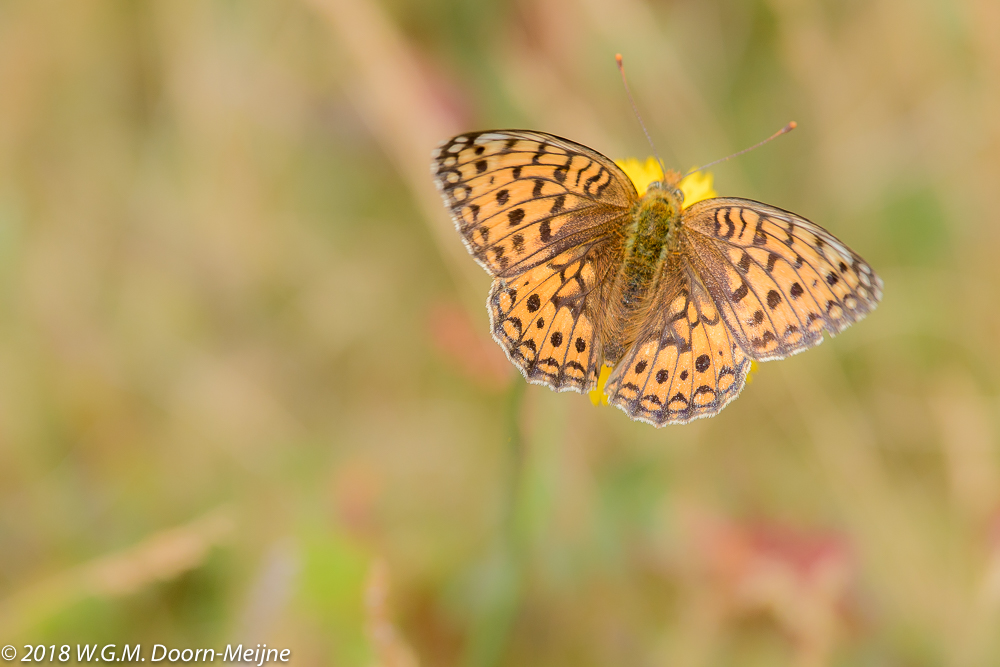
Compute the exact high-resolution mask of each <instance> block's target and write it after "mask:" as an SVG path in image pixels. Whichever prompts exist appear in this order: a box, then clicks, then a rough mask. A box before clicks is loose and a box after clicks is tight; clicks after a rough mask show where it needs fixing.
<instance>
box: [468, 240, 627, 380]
mask: <svg viewBox="0 0 1000 667" xmlns="http://www.w3.org/2000/svg"><path fill="white" fill-rule="evenodd" d="M611 243H612V241H598V242H593V243H591V244H589V245H587V246H583V247H579V248H573V249H571V250H568V251H566V252H564V253H562V254H560V255H557V256H556V257H553V258H552V259H550V260H549V261H548V262H546V263H544V264H540V265H538V266H536V267H534V268H532V269H529V270H528V271H526V272H524V273H523V274H521V275H519V276H516V277H513V278H496V279H495V280H494V281H493V287H492V288H491V289H490V296H489V299H488V301H487V306H488V308H489V311H490V324H491V325H492V328H493V338H494V339H496V341H497V342H498V343H499V344H500V346H501V347H502V348H503V349H504V351H506V353H507V357H508V358H509V359H510V360H511V361H512V362H513V363H514V365H516V366H517V367H518V368H520V369H521V372H522V373H523V374H524V377H525V378H526V379H527V380H528V381H529V382H533V383H535V384H545V385H548V386H550V387H552V388H553V389H556V390H558V391H565V390H568V389H574V390H576V391H580V392H587V391H590V390H591V389H593V388H594V386H596V384H597V377H598V373H599V365H600V362H601V349H600V348H601V346H600V342H599V340H598V333H597V332H598V331H599V329H600V326H599V325H600V319H601V317H602V312H603V311H602V309H601V308H600V304H597V303H594V302H593V299H591V298H590V295H591V292H592V291H593V289H594V287H595V286H596V285H597V284H598V283H599V282H600V280H601V278H602V277H603V273H604V271H606V270H607V268H606V267H607V266H609V265H610V262H611V261H613V257H614V256H615V255H617V254H618V251H617V250H616V248H615V247H613V246H611V245H610V244H611ZM602 258H603V259H604V261H602Z"/></svg>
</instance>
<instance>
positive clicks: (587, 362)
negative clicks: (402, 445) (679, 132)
mask: <svg viewBox="0 0 1000 667" xmlns="http://www.w3.org/2000/svg"><path fill="white" fill-rule="evenodd" d="M431 170H432V172H433V173H434V178H435V182H436V183H437V185H438V188H439V189H440V191H441V195H442V197H443V198H444V201H445V205H446V206H447V207H448V209H449V210H450V211H451V213H452V217H453V218H454V220H455V225H456V226H457V227H458V231H459V232H460V233H461V235H462V238H463V240H464V241H465V245H466V247H467V248H468V249H469V252H470V253H472V255H473V256H474V257H475V258H476V260H477V261H478V262H479V263H480V264H481V265H482V266H483V268H485V269H486V270H487V271H488V272H489V273H490V274H492V275H494V276H496V280H494V282H493V287H492V289H491V290H490V295H489V299H488V301H487V308H488V309H489V313H490V322H491V326H492V329H493V337H494V339H496V341H497V342H498V343H499V344H500V346H501V347H502V348H503V349H504V351H505V352H506V353H507V356H508V358H509V359H510V360H511V361H512V362H513V363H514V365H516V366H517V367H518V368H519V369H521V372H522V373H523V374H524V376H525V378H526V379H527V380H528V381H529V382H534V383H537V384H546V385H548V386H550V387H552V388H553V389H556V390H567V389H574V390H577V391H581V392H586V391H589V390H590V389H592V388H593V387H594V386H595V385H596V382H597V375H598V372H599V366H600V360H601V349H600V348H601V345H600V340H599V336H598V331H599V330H600V322H601V320H602V318H603V312H604V309H603V308H602V306H601V304H600V303H599V302H598V300H597V299H596V298H590V295H591V292H592V291H593V290H594V288H595V287H596V286H597V285H598V284H599V283H600V281H601V279H602V278H603V276H604V275H605V273H606V272H607V271H608V270H609V269H610V268H611V267H613V266H614V264H615V260H616V259H617V258H619V257H620V256H621V245H620V239H619V238H618V236H617V235H616V234H615V232H616V231H618V230H619V229H620V228H621V227H622V225H624V224H625V223H626V222H627V220H628V215H629V212H630V210H631V207H632V205H633V204H634V203H635V201H636V192H635V187H634V186H633V185H632V182H631V181H630V180H629V179H628V177H627V176H626V175H625V174H624V173H623V172H622V171H621V169H619V168H618V167H617V166H616V165H615V164H614V162H612V161H611V160H609V159H607V158H606V157H604V156H603V155H601V154H599V153H597V152H595V151H592V150H591V149H589V148H587V147H585V146H581V145H580V144H577V143H574V142H572V141H569V140H567V139H562V138H560V137H556V136H553V135H550V134H545V133H542V132H531V131H522V130H492V131H489V132H477V133H471V134H462V135H459V136H457V137H454V138H452V139H449V140H448V141H446V142H444V143H443V144H442V145H441V146H440V147H438V148H437V149H436V150H435V151H434V154H433V159H432V162H431Z"/></svg>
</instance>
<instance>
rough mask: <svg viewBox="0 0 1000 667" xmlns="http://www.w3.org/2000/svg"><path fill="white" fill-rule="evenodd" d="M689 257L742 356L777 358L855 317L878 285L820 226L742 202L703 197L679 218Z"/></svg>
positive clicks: (873, 300) (874, 298)
mask: <svg viewBox="0 0 1000 667" xmlns="http://www.w3.org/2000/svg"><path fill="white" fill-rule="evenodd" d="M682 226H683V230H684V236H685V237H686V239H687V241H688V247H689V248H690V260H691V261H692V263H693V264H694V265H695V268H696V270H697V272H698V274H699V275H700V277H701V278H702V280H703V281H704V284H705V286H706V287H707V288H708V291H709V293H710V294H711V296H712V298H713V300H714V301H715V303H716V304H718V307H719V311H720V312H721V314H722V318H723V319H724V320H725V322H726V324H727V325H728V327H729V329H730V331H731V333H732V334H733V336H734V337H735V338H736V339H737V341H738V342H739V344H740V346H741V347H742V348H743V349H744V350H745V351H746V353H747V354H748V355H749V356H750V357H752V358H754V359H757V360H758V361H767V360H770V359H781V358H783V357H787V356H788V355H790V354H795V353H796V352H800V351H802V350H804V349H806V348H808V347H812V346H813V345H817V344H819V343H820V342H822V340H823V334H822V332H823V330H826V331H828V332H829V333H830V334H837V333H839V332H841V331H843V330H844V329H845V328H846V327H848V326H850V325H851V324H853V323H854V322H857V321H858V320H860V319H862V318H863V317H864V316H865V315H867V314H868V313H869V312H871V311H872V310H874V308H875V306H876V305H878V302H879V299H881V298H882V280H881V279H880V278H879V277H878V276H877V275H875V272H874V271H873V270H872V268H871V267H870V266H869V265H868V263H867V262H865V261H864V260H863V259H861V257H859V256H858V255H857V254H855V253H854V252H853V251H852V250H851V249H850V248H848V247H847V246H846V245H844V244H843V243H841V242H840V241H839V240H838V239H837V238H836V237H834V236H833V235H832V234H830V233H829V232H827V231H826V230H824V229H823V228H822V227H820V226H819V225H817V224H815V223H813V222H810V221H809V220H806V219H805V218H802V217H800V216H798V215H795V214H794V213H790V212H788V211H784V210H782V209H780V208H776V207H774V206H768V205H767V204H762V203H760V202H756V201H751V200H749V199H737V198H732V197H720V198H716V199H707V200H705V201H701V202H698V203H696V204H693V205H692V206H691V207H690V208H688V209H685V210H684V213H683V216H682Z"/></svg>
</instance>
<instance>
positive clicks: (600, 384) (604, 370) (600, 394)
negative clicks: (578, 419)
mask: <svg viewBox="0 0 1000 667" xmlns="http://www.w3.org/2000/svg"><path fill="white" fill-rule="evenodd" d="M612 370H614V369H612V368H611V366H601V377H599V378H598V379H597V388H596V389H593V390H591V391H590V392H589V393H588V396H590V402H591V403H593V404H594V405H600V404H601V403H603V404H604V405H607V404H608V395H607V394H605V393H604V385H606V384H607V383H608V378H609V377H611V371H612Z"/></svg>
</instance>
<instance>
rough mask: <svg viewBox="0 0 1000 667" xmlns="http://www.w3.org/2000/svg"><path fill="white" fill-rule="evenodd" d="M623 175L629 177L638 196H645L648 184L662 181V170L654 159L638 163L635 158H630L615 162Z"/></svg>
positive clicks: (649, 158)
mask: <svg viewBox="0 0 1000 667" xmlns="http://www.w3.org/2000/svg"><path fill="white" fill-rule="evenodd" d="M615 164H617V165H618V166H619V167H620V168H621V170H622V171H624V172H625V175H626V176H628V177H629V179H630V180H631V181H632V183H633V184H635V189H636V191H637V192H638V193H639V196H640V197H641V196H642V195H644V194H646V190H647V189H648V188H649V184H650V183H652V182H653V181H662V180H663V169H662V168H660V163H659V162H657V161H656V158H653V157H648V158H646V161H645V162H639V160H638V159H637V158H634V157H630V158H625V159H624V160H615Z"/></svg>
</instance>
